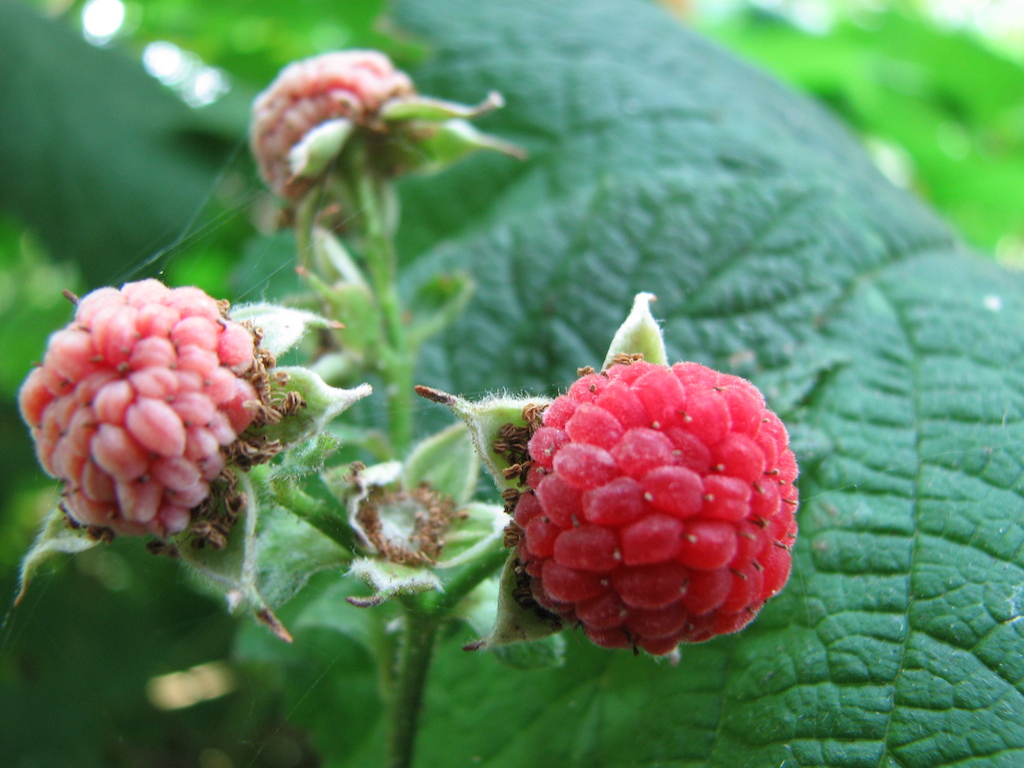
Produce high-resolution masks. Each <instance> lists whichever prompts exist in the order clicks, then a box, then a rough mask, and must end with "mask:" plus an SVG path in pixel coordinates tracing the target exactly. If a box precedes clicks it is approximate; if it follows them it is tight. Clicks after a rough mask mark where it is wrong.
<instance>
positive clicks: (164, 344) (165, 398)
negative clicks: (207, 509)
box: [18, 280, 259, 536]
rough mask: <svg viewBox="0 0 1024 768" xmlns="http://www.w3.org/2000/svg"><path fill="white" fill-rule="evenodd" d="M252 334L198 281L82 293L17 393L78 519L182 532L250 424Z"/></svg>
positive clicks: (138, 530)
mask: <svg viewBox="0 0 1024 768" xmlns="http://www.w3.org/2000/svg"><path fill="white" fill-rule="evenodd" d="M256 367H257V360H256V344H255V340H254V337H253V333H252V331H251V330H250V329H249V328H247V327H245V326H242V325H240V324H238V323H235V322H232V321H231V320H229V319H227V316H226V306H225V305H222V304H219V303H218V302H216V301H215V300H214V299H212V298H211V297H209V296H208V295H206V294H205V293H204V292H203V291H201V290H199V289H198V288H174V289H171V288H168V287H166V286H164V285H163V284H162V283H160V282H158V281H156V280H143V281H141V282H136V283H128V284H126V285H125V286H124V287H123V288H121V289H120V290H118V289H115V288H101V289H99V290H97V291H93V292H92V293H90V294H89V295H88V296H85V297H84V298H83V299H82V300H81V301H80V302H79V303H78V308H77V311H76V312H75V319H74V321H73V322H72V323H71V324H70V325H69V326H68V327H67V328H65V329H63V330H61V331H57V332H56V333H54V334H53V335H52V336H51V337H50V341H49V344H48V346H47V350H46V355H45V357H44V358H43V364H42V365H41V366H39V367H38V368H36V369H35V370H33V371H32V372H31V373H30V374H29V376H28V378H27V379H26V380H25V382H24V383H23V384H22V386H21V390H20V391H19V393H18V397H19V404H20V406H21V415H22V418H24V420H25V422H26V423H27V424H28V425H29V428H30V429H31V430H32V437H33V438H34V439H35V443H36V454H37V456H38V458H39V462H40V463H41V464H42V465H43V467H44V468H45V469H46V471H47V472H49V473H50V474H51V475H53V476H54V477H56V478H58V479H60V480H63V481H64V482H65V488H64V493H63V507H64V509H65V511H66V512H67V513H68V514H69V515H70V516H71V517H72V518H73V520H74V521H75V522H77V523H79V524H81V525H85V526H100V527H102V528H109V529H111V530H113V531H114V532H115V533H121V534H128V535H133V534H134V535H140V534H146V533H153V534H156V535H158V536H169V535H172V534H175V533H179V532H181V531H182V530H184V529H185V528H186V527H187V526H188V525H189V523H190V522H191V520H192V510H194V509H195V508H196V507H197V506H198V505H199V504H201V503H202V502H203V500H204V499H206V497H207V496H208V495H209V494H210V481H212V480H213V479H215V478H216V477H217V476H218V475H219V474H220V473H221V471H222V470H223V469H224V466H225V450H224V449H226V448H227V447H228V446H230V445H231V444H232V443H234V442H235V440H236V439H237V437H238V434H239V433H240V432H242V431H243V430H244V429H245V428H246V427H248V426H249V425H250V424H251V423H252V422H253V419H254V414H253V412H252V411H251V410H250V409H248V408H246V407H245V404H246V402H248V401H258V400H259V395H258V393H257V392H256V390H255V388H254V387H253V385H252V383H250V381H249V378H251V376H252V375H253V373H254V372H255V370H256Z"/></svg>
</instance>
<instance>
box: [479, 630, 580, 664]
mask: <svg viewBox="0 0 1024 768" xmlns="http://www.w3.org/2000/svg"><path fill="white" fill-rule="evenodd" d="M565 648H566V642H565V635H564V634H563V633H561V632H559V633H557V634H554V635H548V636H547V637H542V638H539V639H537V640H528V641H524V642H521V643H512V644H510V645H496V646H494V647H493V648H488V649H487V650H488V651H490V652H491V653H492V654H493V655H494V658H496V659H497V660H498V661H500V662H501V663H502V664H504V665H505V666H506V667H511V668H512V669H518V670H520V671H523V672H526V671H529V670H531V669H557V668H558V667H562V666H565Z"/></svg>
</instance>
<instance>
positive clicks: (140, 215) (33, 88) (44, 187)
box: [0, 0, 228, 293]
mask: <svg viewBox="0 0 1024 768" xmlns="http://www.w3.org/2000/svg"><path fill="white" fill-rule="evenodd" d="M200 126H201V123H200V121H199V119H198V118H197V116H196V114H195V113H193V112H192V111H191V110H189V108H188V107H186V106H185V104H184V103H183V102H181V101H180V100H179V99H177V98H176V97H175V96H174V95H173V94H172V93H171V92H170V91H168V90H166V89H164V88H162V87H161V86H160V84H159V83H157V82H156V81H155V80H154V79H152V78H151V77H149V76H148V75H146V73H145V72H144V71H143V69H142V65H141V63H139V62H132V61H130V60H129V59H127V58H125V57H123V56H121V55H119V54H112V53H111V52H109V51H102V50H98V49H96V48H93V47H92V46H90V45H88V44H87V43H86V42H85V41H84V40H82V39H81V38H80V37H76V36H75V35H74V33H73V32H72V31H71V30H70V29H67V28H65V27H63V26H61V25H58V24H55V23H53V22H52V21H49V20H46V19H44V18H42V17H41V16H39V15H38V14H37V13H36V11H35V10H33V9H31V8H29V7H28V6H26V5H24V4H23V3H22V2H20V0H14V1H8V2H3V3H0V137H2V138H0V168H2V169H3V179H4V183H3V185H2V186H0V209H7V210H10V211H13V212H14V213H16V214H17V215H18V216H19V217H20V218H21V219H22V220H23V221H24V222H25V223H26V224H28V225H29V226H31V227H32V228H33V229H34V230H35V231H36V232H37V233H38V234H39V237H40V239H41V240H42V241H43V244H44V245H45V246H46V247H47V249H48V250H49V251H50V253H51V254H52V255H53V256H54V257H55V258H58V259H70V260H74V261H76V262H78V264H79V265H80V266H81V268H82V271H83V273H84V274H85V276H86V278H87V280H88V281H89V282H90V283H92V284H94V285H95V284H101V283H103V282H109V281H113V280H117V279H122V280H123V279H124V278H126V277H128V276H130V275H131V274H132V273H133V270H136V269H140V268H141V267H142V266H144V265H145V264H146V263H147V260H149V259H150V258H152V257H154V255H155V254H157V253H158V252H160V251H161V250H162V249H165V248H167V247H169V246H171V245H174V244H177V242H178V241H179V240H181V239H183V238H184V237H185V236H186V235H188V234H191V228H192V227H193V225H194V224H195V223H196V220H197V219H198V216H199V213H200V212H201V210H202V207H203V206H204V205H205V203H206V202H207V201H208V199H209V196H210V193H211V191H212V190H213V187H214V181H215V178H216V173H217V171H218V169H219V166H220V165H221V164H222V163H223V161H224V159H225V157H226V155H227V149H228V148H227V147H226V146H225V145H224V144H222V143H221V142H219V141H218V140H213V139H211V138H210V137H208V136H207V137H204V136H203V135H202V134H201V132H200ZM62 287H64V286H54V287H53V290H54V291H55V292H58V293H59V291H60V289H61V288H62Z"/></svg>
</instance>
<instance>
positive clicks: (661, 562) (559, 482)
mask: <svg viewBox="0 0 1024 768" xmlns="http://www.w3.org/2000/svg"><path fill="white" fill-rule="evenodd" d="M543 421H544V423H543V426H542V427H541V428H540V429H538V430H537V432H536V433H535V434H534V436H533V438H532V439H531V441H530V445H529V448H530V456H531V460H532V461H533V466H534V469H533V471H531V472H530V473H529V476H528V477H529V487H528V488H527V489H526V491H525V492H524V493H523V494H522V496H521V497H520V501H519V503H518V504H517V507H516V520H517V522H519V524H520V525H521V526H522V527H523V529H524V536H523V538H522V540H521V542H520V544H519V548H518V555H519V558H520V560H522V561H523V563H524V564H525V566H526V572H527V573H528V574H530V576H531V585H532V589H533V593H534V597H535V598H536V600H537V602H538V603H539V604H540V605H541V606H543V607H545V608H546V609H548V610H551V611H554V612H555V613H558V614H560V615H561V616H562V617H563V618H565V619H566V620H567V621H570V622H573V623H575V622H578V623H579V624H580V625H582V627H583V630H584V631H585V632H586V634H587V636H588V637H589V638H590V639H591V640H592V641H593V642H594V643H596V644H597V645H600V646H602V647H606V648H628V647H634V648H642V649H644V650H645V651H647V652H648V653H651V654H654V655H660V654H665V653H670V652H671V651H672V650H674V649H675V647H676V646H677V645H678V644H679V643H696V642H703V641H705V640H709V639H711V638H712V637H715V636H717V635H720V634H726V633H729V632H736V631H738V630H740V629H742V628H743V627H745V626H746V625H747V624H749V623H750V622H751V621H752V620H753V618H754V616H756V615H757V612H758V611H759V610H760V609H761V606H762V605H764V603H765V601H766V600H767V599H768V598H770V597H772V596H773V595H775V594H776V593H778V592H779V590H781V589H782V587H783V585H784V584H785V583H786V580H787V579H788V577H789V570H790V559H791V556H790V551H791V549H792V545H793V541H794V539H795V538H796V521H795V518H794V513H795V511H796V507H797V489H796V487H795V486H794V485H793V480H794V479H795V477H796V462H795V460H794V458H793V453H792V451H790V449H789V438H788V435H787V434H786V429H785V427H783V425H782V422H781V421H779V419H778V417H777V416H775V414H773V413H772V412H771V411H769V410H768V409H767V407H766V406H765V402H764V398H763V397H762V396H761V393H760V392H759V391H758V390H757V388H756V387H754V385H753V384H751V383H750V382H748V381H745V380H744V379H741V378H738V377H736V376H730V375H727V374H721V373H717V372H715V371H713V370H711V369H709V368H706V367H705V366H703V365H699V364H697V363H678V364H676V365H674V366H672V367H671V368H669V367H666V366H663V365H654V364H652V363H647V362H642V361H641V362H635V363H632V364H616V365H613V366H612V367H611V368H609V369H608V370H607V371H606V372H604V373H602V374H589V375H587V376H584V377H583V378H581V379H580V380H579V381H577V382H576V383H575V384H574V385H573V386H572V387H571V388H570V389H569V392H568V393H566V394H565V395H562V396H561V397H558V398H556V399H555V401H554V402H553V403H552V404H551V406H550V407H549V408H548V410H547V411H546V412H545V415H544V420H543Z"/></svg>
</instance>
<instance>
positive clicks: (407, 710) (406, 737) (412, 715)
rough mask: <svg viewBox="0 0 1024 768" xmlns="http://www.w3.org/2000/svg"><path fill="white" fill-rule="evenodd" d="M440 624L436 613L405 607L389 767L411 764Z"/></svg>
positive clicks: (393, 701) (392, 702) (393, 700)
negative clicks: (424, 692)
mask: <svg viewBox="0 0 1024 768" xmlns="http://www.w3.org/2000/svg"><path fill="white" fill-rule="evenodd" d="M439 626H440V622H439V621H438V618H437V616H436V615H435V614H433V613H424V612H422V611H420V610H418V609H417V608H416V607H413V606H409V605H407V606H406V610H405V633H404V635H403V637H402V644H401V647H400V649H399V656H398V668H397V671H396V675H395V679H394V686H393V687H392V692H391V693H392V697H391V701H390V705H391V711H390V723H389V725H390V735H389V738H388V756H387V763H386V765H387V768H409V766H411V765H412V760H413V755H414V751H415V747H416V732H417V729H418V726H419V716H420V709H421V708H422V704H423V691H424V687H425V684H426V681H427V673H428V672H429V670H430V662H431V659H432V657H433V654H434V642H435V640H436V638H437V630H438V628H439Z"/></svg>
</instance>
